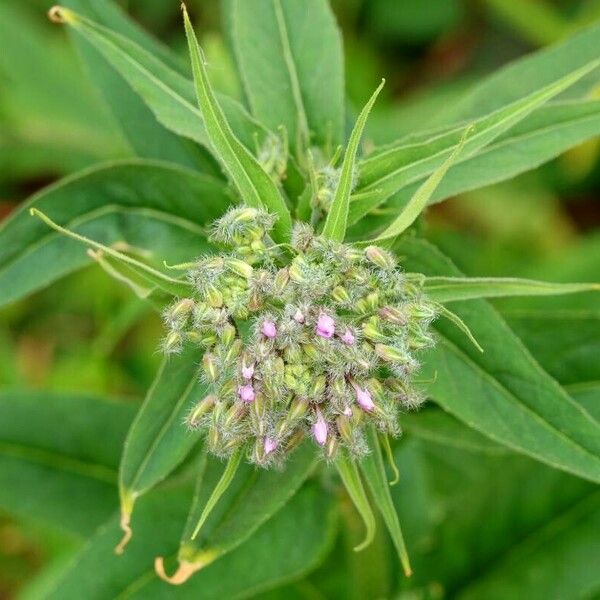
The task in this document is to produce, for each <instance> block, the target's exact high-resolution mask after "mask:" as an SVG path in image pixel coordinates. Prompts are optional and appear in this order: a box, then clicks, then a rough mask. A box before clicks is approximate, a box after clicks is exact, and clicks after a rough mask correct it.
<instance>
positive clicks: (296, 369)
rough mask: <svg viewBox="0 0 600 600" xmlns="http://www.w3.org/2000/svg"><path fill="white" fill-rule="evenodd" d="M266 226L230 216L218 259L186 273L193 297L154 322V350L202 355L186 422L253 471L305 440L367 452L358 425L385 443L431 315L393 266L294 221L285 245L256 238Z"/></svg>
mask: <svg viewBox="0 0 600 600" xmlns="http://www.w3.org/2000/svg"><path fill="white" fill-rule="evenodd" d="M273 223H274V219H273V217H272V216H271V215H269V214H268V213H266V212H264V211H261V210H257V209H254V208H249V207H240V208H235V209H232V210H230V211H229V212H228V213H227V214H225V215H224V216H223V217H222V218H221V219H219V220H218V221H217V222H216V223H215V224H214V226H213V230H212V235H211V239H212V241H213V242H215V243H216V244H218V245H220V246H222V247H224V248H226V249H227V253H222V254H217V255H211V256H205V257H202V258H200V259H199V260H198V261H197V262H196V263H194V264H193V266H192V267H191V268H190V270H189V272H188V278H189V281H190V282H191V284H192V286H193V289H194V294H193V297H192V298H185V299H181V300H179V301H177V302H175V303H174V304H172V305H171V306H170V307H168V309H167V310H166V311H165V314H164V319H165V323H166V325H167V327H168V333H167V335H166V337H165V340H164V350H165V351H166V352H167V353H171V352H178V351H179V350H181V348H182V346H183V344H185V343H187V342H189V341H193V342H196V343H198V344H200V345H201V346H202V347H203V348H204V349H205V352H204V355H203V358H202V366H203V369H202V371H203V377H204V378H205V380H206V383H207V384H208V386H209V392H210V393H209V395H208V396H207V397H206V398H204V399H203V400H202V401H201V402H199V403H198V405H197V406H196V407H195V408H194V409H193V410H192V411H191V413H190V415H189V418H188V424H189V425H190V427H192V428H201V429H205V430H206V431H207V436H206V438H207V443H208V447H209V449H210V450H211V451H212V452H213V453H214V454H216V455H218V456H229V455H231V454H232V453H233V452H234V451H235V450H237V449H241V450H243V451H247V453H248V458H249V459H250V460H251V461H252V462H254V463H256V464H259V465H262V466H267V465H270V464H274V463H278V462H282V461H283V459H284V458H285V456H286V454H287V453H288V452H289V451H290V450H291V449H292V448H294V447H295V446H296V445H297V444H298V443H299V442H300V441H302V439H304V438H305V437H306V436H311V437H312V438H313V440H314V442H315V443H316V444H317V445H318V446H320V447H321V448H322V449H323V454H324V456H325V457H326V458H327V459H332V458H333V457H334V456H335V454H336V452H337V450H338V448H339V447H340V446H343V447H345V448H346V449H347V450H348V452H349V453H350V454H351V455H353V456H355V457H360V456H361V455H363V454H364V453H365V452H367V451H368V448H367V445H366V442H365V438H364V433H363V432H364V427H365V425H366V424H367V423H373V424H374V425H375V426H376V427H377V429H378V430H379V431H381V432H383V433H386V434H391V435H397V434H398V433H399V424H398V412H399V411H401V410H402V409H410V408H414V407H416V406H418V405H419V404H420V403H421V401H422V398H421V396H420V394H419V393H418V392H417V391H416V390H415V389H414V388H413V387H412V385H411V377H412V375H413V374H414V373H415V371H416V370H417V369H418V366H419V363H418V361H417V359H416V358H415V353H416V352H418V351H419V350H421V349H423V348H425V347H428V346H430V345H431V344H432V343H433V339H432V337H431V335H430V333H429V331H428V329H429V325H430V323H431V321H432V319H433V318H434V317H435V308H434V306H433V304H432V303H431V302H429V301H428V299H427V298H426V297H425V296H424V294H423V292H422V289H421V285H420V280H419V279H418V278H414V277H410V276H408V275H406V274H404V273H402V271H401V270H400V269H399V268H398V267H397V265H396V261H395V259H394V258H393V256H392V255H391V254H390V253H388V252H386V251H385V250H383V249H381V248H378V247H375V246H370V247H368V248H366V249H359V248H356V247H353V246H350V245H346V244H340V243H337V242H333V241H331V240H328V239H325V238H323V237H320V236H317V235H315V233H314V232H313V230H312V229H311V228H310V227H309V226H308V225H306V224H297V225H296V226H295V228H294V232H293V239H292V243H291V244H290V245H279V246H277V245H275V244H273V242H272V241H271V240H270V238H269V231H270V229H271V228H272V226H273Z"/></svg>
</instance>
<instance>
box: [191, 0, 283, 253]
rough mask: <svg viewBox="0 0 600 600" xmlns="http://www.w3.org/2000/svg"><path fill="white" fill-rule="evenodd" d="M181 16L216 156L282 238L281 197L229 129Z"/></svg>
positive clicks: (194, 40)
mask: <svg viewBox="0 0 600 600" xmlns="http://www.w3.org/2000/svg"><path fill="white" fill-rule="evenodd" d="M183 17H184V24H185V32H186V36H187V39H188V47H189V52H190V59H191V62H192V73H193V74H194V83H195V85H196V97H197V99H198V105H199V106H200V110H201V111H202V116H203V118H204V127H205V128H206V133H207V135H208V138H209V140H210V142H211V144H212V146H213V149H214V151H215V153H216V155H217V158H218V159H219V161H220V162H221V164H222V166H223V168H224V169H225V171H226V173H227V175H228V176H229V178H230V179H231V181H232V183H233V184H234V185H235V187H236V189H237V191H238V193H239V195H240V199H241V200H242V201H243V202H245V203H246V204H248V205H250V206H254V207H257V208H258V207H265V208H266V209H267V210H269V211H270V212H271V213H273V214H275V215H277V222H276V224H275V229H274V234H275V237H276V240H277V241H280V242H281V241H286V240H287V239H288V238H289V236H290V233H291V227H292V221H291V217H290V213H289V210H288V208H287V206H286V204H285V200H284V199H283V197H282V195H281V193H280V191H279V190H278V189H277V186H276V185H275V182H274V181H273V180H272V179H271V177H270V176H269V175H268V174H267V173H266V171H264V169H263V168H262V167H261V166H260V164H259V163H258V161H257V160H256V159H255V158H254V156H252V154H250V152H249V151H248V150H247V149H246V148H245V147H244V146H243V145H242V144H241V142H240V141H239V140H238V138H237V137H236V136H235V134H234V133H233V131H232V130H231V127H230V126H229V123H228V122H227V120H226V118H225V115H224V114H223V110H222V109H221V107H220V106H219V103H218V102H217V99H216V97H215V94H214V92H213V89H212V87H211V85H210V81H209V79H208V73H207V71H206V64H205V62H204V56H203V55H202V50H201V49H200V46H199V45H198V40H197V38H196V34H195V33H194V29H193V27H192V24H191V23H190V19H189V17H188V14H187V11H186V9H185V7H184V9H183Z"/></svg>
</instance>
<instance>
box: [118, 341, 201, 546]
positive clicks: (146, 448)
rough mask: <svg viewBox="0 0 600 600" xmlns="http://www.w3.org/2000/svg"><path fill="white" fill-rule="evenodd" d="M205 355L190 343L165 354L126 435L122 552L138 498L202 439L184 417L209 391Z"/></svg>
mask: <svg viewBox="0 0 600 600" xmlns="http://www.w3.org/2000/svg"><path fill="white" fill-rule="evenodd" d="M200 355H201V352H200V350H199V349H198V348H197V347H193V346H191V347H187V348H185V349H184V351H183V352H182V353H181V354H177V355H173V356H167V357H165V359H164V360H163V363H162V365H161V367H160V369H159V371H158V373H157V375H156V378H155V379H154V382H153V384H152V387H151V388H150V390H149V391H148V394H147V396H146V399H145V400H144V404H143V405H142V407H141V408H140V410H139V412H138V414H137V416H136V418H135V420H134V421H133V423H132V425H131V428H130V430H129V433H128V434H127V440H126V442H125V449H124V451H123V456H122V459H121V467H120V471H119V495H120V498H121V527H122V529H123V531H124V532H125V535H124V537H123V540H122V541H121V543H120V544H119V547H118V548H117V552H119V553H121V552H123V549H124V547H125V545H126V544H127V542H128V541H129V539H130V538H131V535H132V532H131V528H130V519H131V513H132V512H133V507H134V504H135V502H136V500H137V499H138V498H139V497H140V496H141V495H143V494H144V493H146V492H147V491H148V490H150V489H152V488H153V487H154V486H156V485H157V484H158V483H160V482H161V481H162V480H163V479H164V478H165V477H166V476H167V475H169V474H170V473H171V471H173V469H175V467H177V466H178V465H179V464H180V463H181V461H183V459H184V458H185V457H186V456H187V454H188V453H189V451H190V450H191V448H192V446H193V445H194V444H197V443H198V436H197V435H194V434H192V433H191V432H190V431H189V430H188V429H187V428H186V426H185V418H186V416H187V415H188V413H189V411H190V410H191V409H192V407H193V406H194V404H195V403H197V402H199V401H200V400H201V399H202V397H203V396H204V394H205V393H206V386H205V385H204V384H203V383H201V382H200V367H199V357H200Z"/></svg>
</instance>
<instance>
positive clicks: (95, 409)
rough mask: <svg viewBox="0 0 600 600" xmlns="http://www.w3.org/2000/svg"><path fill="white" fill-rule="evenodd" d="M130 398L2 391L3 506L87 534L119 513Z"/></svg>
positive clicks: (0, 500)
mask: <svg viewBox="0 0 600 600" xmlns="http://www.w3.org/2000/svg"><path fill="white" fill-rule="evenodd" d="M134 413H135V405H134V404H132V403H125V402H117V401H113V400H106V399H102V398H97V397H93V396H90V395H82V394H77V395H73V394H69V395H64V394H61V395H59V394H56V393H49V392H38V391H35V392H20V391H10V392H9V391H5V392H2V393H0V479H1V480H2V485H1V486H0V508H2V510H3V511H7V512H8V513H10V514H13V515H15V516H17V517H23V518H27V519H32V520H33V521H42V522H45V523H48V524H49V525H51V526H52V527H54V528H56V529H60V530H63V531H66V532H69V533H72V534H75V535H78V536H79V535H81V536H87V535H89V534H90V533H91V532H92V531H93V530H94V529H95V528H96V527H97V526H98V525H100V523H102V522H103V521H104V520H105V519H106V518H108V516H109V515H110V514H112V513H113V512H114V509H115V503H116V493H117V487H116V484H117V466H118V464H119V455H120V452H121V448H122V446H123V441H124V439H125V434H126V432H127V428H128V427H129V424H130V422H131V420H132V418H133V415H134Z"/></svg>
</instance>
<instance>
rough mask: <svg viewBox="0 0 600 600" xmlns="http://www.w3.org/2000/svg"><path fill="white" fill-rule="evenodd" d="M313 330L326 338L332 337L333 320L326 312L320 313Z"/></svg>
mask: <svg viewBox="0 0 600 600" xmlns="http://www.w3.org/2000/svg"><path fill="white" fill-rule="evenodd" d="M315 331H316V333H317V335H319V336H321V337H323V338H327V339H328V338H330V337H333V334H334V333H335V321H334V320H333V319H332V318H331V317H330V316H329V315H328V314H326V313H321V314H320V315H319V320H318V321H317V326H316V328H315Z"/></svg>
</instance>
